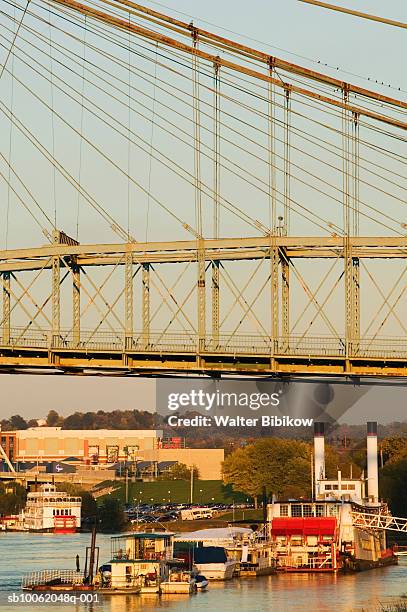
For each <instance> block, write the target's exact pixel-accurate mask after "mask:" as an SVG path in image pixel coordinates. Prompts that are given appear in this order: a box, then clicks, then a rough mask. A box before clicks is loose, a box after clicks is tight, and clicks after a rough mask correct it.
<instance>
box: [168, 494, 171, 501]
mask: <svg viewBox="0 0 407 612" xmlns="http://www.w3.org/2000/svg"><path fill="white" fill-rule="evenodd" d="M168 503H171V491H168Z"/></svg>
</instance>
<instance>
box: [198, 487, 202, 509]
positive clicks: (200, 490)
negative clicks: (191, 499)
mask: <svg viewBox="0 0 407 612" xmlns="http://www.w3.org/2000/svg"><path fill="white" fill-rule="evenodd" d="M199 493H200V494H201V495H200V500H201V502H200V503H201V506H202V489H199Z"/></svg>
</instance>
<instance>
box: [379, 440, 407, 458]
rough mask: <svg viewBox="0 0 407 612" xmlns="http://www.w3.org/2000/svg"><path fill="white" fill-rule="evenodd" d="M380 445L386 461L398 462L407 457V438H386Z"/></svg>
mask: <svg viewBox="0 0 407 612" xmlns="http://www.w3.org/2000/svg"><path fill="white" fill-rule="evenodd" d="M380 446H381V449H382V452H383V460H384V463H387V462H390V463H397V462H398V461H400V459H404V458H407V438H395V437H393V438H385V439H384V440H383V441H382V443H381V445H380Z"/></svg>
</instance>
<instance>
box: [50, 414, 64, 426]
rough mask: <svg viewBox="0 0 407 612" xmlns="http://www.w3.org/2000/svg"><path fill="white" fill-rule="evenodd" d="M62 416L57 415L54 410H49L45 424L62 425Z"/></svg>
mask: <svg viewBox="0 0 407 612" xmlns="http://www.w3.org/2000/svg"><path fill="white" fill-rule="evenodd" d="M62 423H63V418H62V417H60V416H59V414H58V412H57V411H56V410H50V411H49V412H48V416H47V426H48V427H57V426H58V425H62Z"/></svg>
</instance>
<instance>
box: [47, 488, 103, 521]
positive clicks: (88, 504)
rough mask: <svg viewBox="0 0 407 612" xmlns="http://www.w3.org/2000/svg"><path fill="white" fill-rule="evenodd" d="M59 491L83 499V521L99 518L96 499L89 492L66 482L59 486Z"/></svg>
mask: <svg viewBox="0 0 407 612" xmlns="http://www.w3.org/2000/svg"><path fill="white" fill-rule="evenodd" d="M57 489H58V491H65V492H66V493H69V495H73V496H75V497H80V498H81V499H82V506H81V516H82V519H89V518H92V517H95V516H97V514H98V507H97V503H96V500H95V498H94V497H93V495H92V494H91V493H89V491H86V490H85V489H82V488H81V487H78V486H77V485H75V484H73V483H71V482H66V483H61V484H58V485H57Z"/></svg>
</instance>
